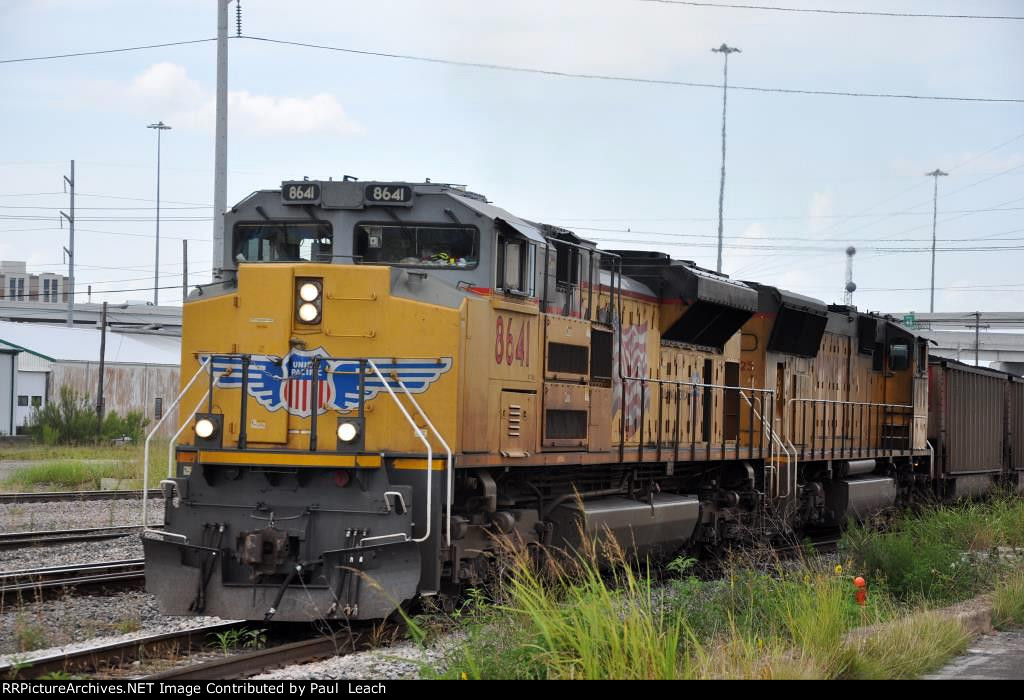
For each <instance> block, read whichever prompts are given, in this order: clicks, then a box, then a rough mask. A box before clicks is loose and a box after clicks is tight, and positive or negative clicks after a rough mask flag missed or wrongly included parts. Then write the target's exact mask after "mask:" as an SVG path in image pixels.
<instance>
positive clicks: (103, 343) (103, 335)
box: [96, 302, 128, 437]
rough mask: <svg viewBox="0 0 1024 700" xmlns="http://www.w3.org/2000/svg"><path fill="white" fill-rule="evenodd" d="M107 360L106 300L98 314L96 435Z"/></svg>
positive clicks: (123, 306) (100, 429) (100, 430)
mask: <svg viewBox="0 0 1024 700" xmlns="http://www.w3.org/2000/svg"><path fill="white" fill-rule="evenodd" d="M114 308H115V309H127V308H128V304H119V305H117V306H115V307H114ZM106 360H107V302H103V313H102V314H101V315H100V376H99V386H98V387H97V391H96V421H97V423H96V436H97V437H99V436H101V435H102V434H103V413H104V401H103V374H104V372H105V370H106V367H105V365H106Z"/></svg>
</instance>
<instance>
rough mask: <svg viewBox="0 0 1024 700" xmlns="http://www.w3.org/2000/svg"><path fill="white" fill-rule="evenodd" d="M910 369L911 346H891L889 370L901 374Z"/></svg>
mask: <svg viewBox="0 0 1024 700" xmlns="http://www.w3.org/2000/svg"><path fill="white" fill-rule="evenodd" d="M908 367H910V346H908V345H907V344H906V343H890V344H889V369H891V370H892V371H894V372H901V371H903V370H905V369H907V368H908Z"/></svg>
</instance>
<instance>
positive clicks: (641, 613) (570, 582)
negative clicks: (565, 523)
mask: <svg viewBox="0 0 1024 700" xmlns="http://www.w3.org/2000/svg"><path fill="white" fill-rule="evenodd" d="M594 547H596V545H594ZM506 553H507V554H508V555H509V564H510V566H509V569H508V572H509V573H508V577H507V579H506V580H505V581H504V584H503V587H502V597H503V598H504V600H505V602H504V603H503V604H500V605H498V606H497V607H496V608H494V610H493V611H492V617H491V619H490V621H489V623H488V624H485V625H482V626H480V627H478V628H476V629H475V630H474V631H473V633H472V634H471V641H472V643H471V644H469V645H466V646H465V647H464V648H463V649H462V650H461V652H460V658H459V660H458V661H457V662H456V664H455V665H456V666H458V667H460V668H462V669H463V670H464V671H465V672H467V673H468V674H469V675H472V676H473V677H474V678H487V677H507V675H506V674H511V675H512V676H514V677H521V678H546V679H576V678H586V679H649V678H650V679H653V678H661V679H674V678H680V677H683V676H685V675H686V669H685V664H682V665H681V664H680V658H679V653H678V652H679V648H680V645H681V644H682V642H683V637H684V634H685V627H684V625H683V620H682V618H681V616H679V615H678V614H675V615H673V614H671V613H670V612H669V611H668V610H667V609H666V608H665V607H664V606H661V605H659V604H658V603H657V601H656V600H655V597H654V595H653V590H652V585H651V577H650V576H649V575H648V572H646V571H643V570H640V571H638V570H636V569H634V568H633V567H630V566H624V565H623V564H624V562H625V560H624V557H623V555H622V552H621V550H618V549H617V548H610V549H608V550H607V551H605V552H604V553H603V554H604V556H605V557H606V558H610V559H611V561H612V562H613V565H612V567H611V569H610V570H609V572H608V574H607V576H608V578H605V575H604V573H603V572H602V571H601V569H600V567H599V566H598V565H597V561H598V557H597V556H596V554H597V552H596V551H595V550H594V549H591V551H590V553H589V555H588V556H583V555H581V556H579V557H576V558H572V559H570V560H567V561H566V560H556V559H549V560H547V562H546V564H545V565H544V566H538V565H537V564H536V562H535V561H534V560H533V559H532V557H531V553H530V552H528V551H527V550H526V549H521V548H507V549H506ZM499 628H500V633H499V634H495V632H498V631H499Z"/></svg>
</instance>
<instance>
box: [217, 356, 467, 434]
mask: <svg viewBox="0 0 1024 700" xmlns="http://www.w3.org/2000/svg"><path fill="white" fill-rule="evenodd" d="M207 357H209V356H208V355H204V356H201V357H200V358H199V361H200V362H203V361H205V360H206V358H207ZM314 357H320V358H327V357H328V353H327V351H326V350H324V349H323V348H317V349H316V350H292V351H291V352H290V353H288V354H287V355H285V356H284V357H283V358H276V357H272V356H270V355H252V356H251V358H252V359H251V361H250V363H249V376H248V381H249V384H248V391H249V395H250V396H252V397H253V398H255V399H256V401H257V402H259V403H260V405H262V406H263V407H265V408H266V409H267V410H268V411H277V410H280V409H282V408H283V409H285V410H286V411H288V413H290V414H292V415H293V416H299V417H302V418H308V417H309V416H311V415H312V414H313V410H314V406H315V410H316V411H317V414H323V413H326V412H327V411H342V412H346V411H352V410H354V409H356V408H358V407H359V362H358V361H350V360H327V359H324V360H323V361H322V362H320V363H319V372H318V374H319V375H320V378H319V382H318V387H317V391H316V392H315V393H316V395H315V396H314V391H313V358H314ZM370 359H372V360H373V362H374V364H376V365H377V368H378V369H379V370H380V373H381V374H382V375H383V376H384V380H385V382H386V383H387V386H385V383H384V382H382V381H381V380H380V378H379V377H378V376H377V375H376V373H374V372H373V370H371V369H370V367H369V365H368V364H366V365H364V369H365V371H366V374H365V375H364V377H363V397H364V401H370V400H372V399H373V398H374V397H376V396H377V395H378V394H379V393H381V392H382V391H383V392H387V388H388V387H390V388H391V390H392V391H394V392H396V393H401V392H402V388H401V384H399V382H401V383H402V384H404V385H405V388H406V389H407V390H408V391H409V393H411V394H421V393H423V392H425V391H426V390H427V389H428V388H429V387H430V385H431V384H433V383H434V382H435V381H437V379H438V378H439V377H440V376H441V375H442V374H444V373H445V372H447V371H448V370H449V369H451V367H452V358H450V357H441V358H393V357H380V358H370ZM212 365H213V375H214V378H215V379H216V388H217V389H241V388H242V358H240V357H214V360H213V363H212Z"/></svg>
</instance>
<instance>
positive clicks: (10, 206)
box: [0, 204, 209, 211]
mask: <svg viewBox="0 0 1024 700" xmlns="http://www.w3.org/2000/svg"><path fill="white" fill-rule="evenodd" d="M75 208H76V209H78V210H83V209H87V210H100V211H109V210H114V211H153V210H154V209H156V207H75ZM160 208H161V209H209V207H208V206H206V205H203V204H194V205H192V206H185V207H182V206H179V207H160ZM0 209H47V210H48V209H60V207H45V206H41V205H31V204H0Z"/></svg>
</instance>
